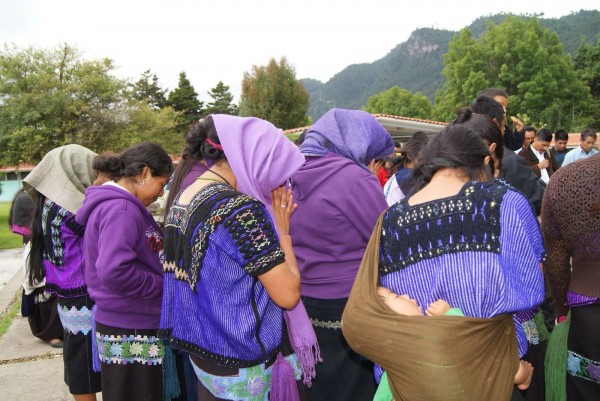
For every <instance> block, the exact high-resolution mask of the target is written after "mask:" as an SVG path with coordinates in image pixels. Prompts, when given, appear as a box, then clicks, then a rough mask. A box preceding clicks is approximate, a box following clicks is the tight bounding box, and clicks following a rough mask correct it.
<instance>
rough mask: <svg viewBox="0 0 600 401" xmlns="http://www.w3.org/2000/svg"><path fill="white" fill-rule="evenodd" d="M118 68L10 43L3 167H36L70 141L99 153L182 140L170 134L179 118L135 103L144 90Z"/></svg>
mask: <svg viewBox="0 0 600 401" xmlns="http://www.w3.org/2000/svg"><path fill="white" fill-rule="evenodd" d="M114 70H115V67H114V64H113V62H112V61H111V60H109V59H101V60H84V59H82V57H81V54H80V52H79V51H78V50H77V49H76V48H74V47H71V46H69V45H67V44H64V45H61V46H59V47H57V48H54V49H50V50H47V49H38V48H34V47H30V48H27V49H24V50H21V49H18V48H17V47H16V46H8V45H5V46H4V48H3V49H2V51H0V148H1V149H2V152H1V153H0V165H3V164H4V165H14V164H17V163H19V162H20V161H25V162H32V163H36V162H38V161H39V160H41V158H42V157H43V156H44V155H45V154H46V153H47V152H48V151H50V150H51V149H53V148H55V147H58V146H62V145H66V144H70V143H77V144H80V145H82V146H85V147H87V148H89V149H92V150H94V151H96V152H98V153H101V152H104V151H106V150H120V149H122V148H124V147H126V146H128V145H130V144H132V143H135V142H137V141H139V140H153V141H157V142H159V143H160V142H161V141H163V143H164V144H165V145H167V144H169V143H170V141H176V139H169V140H167V136H168V135H171V134H172V133H173V132H174V130H173V129H172V127H173V126H174V124H175V118H176V116H177V114H176V113H174V112H173V110H172V109H171V108H167V109H165V110H162V109H160V110H158V109H156V108H155V105H150V104H149V102H148V101H147V100H145V99H144V100H142V101H140V100H135V97H136V96H138V95H139V94H140V93H141V92H136V91H132V90H128V84H127V82H125V81H124V80H121V79H118V78H116V77H114V76H113V75H112V73H113V72H114ZM148 77H149V79H150V78H151V77H150V75H148ZM151 81H154V79H153V78H151V79H150V82H151ZM133 87H136V85H135V84H134V85H133ZM130 89H131V86H130ZM173 138H176V137H173ZM173 146H174V145H173Z"/></svg>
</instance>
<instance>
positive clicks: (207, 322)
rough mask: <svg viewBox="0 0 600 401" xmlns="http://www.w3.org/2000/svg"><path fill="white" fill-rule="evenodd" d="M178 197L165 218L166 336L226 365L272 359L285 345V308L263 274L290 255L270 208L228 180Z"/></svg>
mask: <svg viewBox="0 0 600 401" xmlns="http://www.w3.org/2000/svg"><path fill="white" fill-rule="evenodd" d="M178 201H179V195H178V196H177V198H176V199H175V201H174V202H173V206H172V207H171V210H170V211H169V215H168V216H167V219H166V221H165V264H164V269H165V275H164V292H163V305H162V315H161V324H160V327H161V332H162V336H164V337H167V338H170V339H171V341H172V344H173V347H175V348H179V349H182V350H185V351H188V352H190V353H191V354H193V355H195V356H197V357H199V358H201V359H203V360H206V361H209V362H211V363H214V364H216V365H219V366H226V367H235V368H245V367H251V366H255V365H258V364H260V363H263V362H266V361H268V360H269V359H271V358H272V357H273V356H274V355H275V353H276V352H278V351H279V350H280V348H281V346H282V343H283V339H284V337H283V329H284V321H283V309H281V308H280V307H279V306H277V305H276V304H275V303H274V302H273V301H272V300H271V298H270V297H269V294H268V293H267V291H266V289H265V288H264V287H263V285H262V284H261V282H260V281H259V280H258V278H257V277H258V276H259V275H261V274H264V273H266V272H268V271H269V270H271V269H272V268H274V267H275V266H277V265H279V264H281V263H283V262H284V260H285V259H284V254H283V251H282V250H281V248H280V245H279V239H278V237H277V234H276V232H275V227H274V224H273V222H272V220H271V217H270V216H269V214H268V212H267V210H266V208H265V206H264V205H263V204H262V203H260V202H258V201H257V200H256V199H254V198H252V197H249V196H247V195H243V194H240V193H239V192H236V191H234V190H233V189H232V188H231V187H230V186H228V185H225V184H222V183H216V184H209V185H207V186H206V187H204V188H202V189H201V190H200V191H199V192H198V193H197V194H196V195H194V197H193V198H192V200H191V201H190V203H189V204H188V205H180V204H179V203H178Z"/></svg>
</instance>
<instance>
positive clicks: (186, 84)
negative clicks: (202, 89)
mask: <svg viewBox="0 0 600 401" xmlns="http://www.w3.org/2000/svg"><path fill="white" fill-rule="evenodd" d="M169 105H170V106H171V107H172V108H173V110H175V111H177V112H179V113H180V114H179V117H178V122H179V124H178V127H177V130H178V131H179V132H181V133H182V134H185V133H186V132H187V129H188V127H189V126H190V124H194V123H195V122H197V121H198V120H199V119H201V118H202V107H203V106H204V103H203V102H201V101H200V100H198V93H196V90H195V89H194V87H193V86H192V83H191V82H190V80H189V79H188V78H187V76H186V75H185V72H183V71H182V72H180V73H179V84H178V85H177V88H175V89H173V91H172V92H171V93H169Z"/></svg>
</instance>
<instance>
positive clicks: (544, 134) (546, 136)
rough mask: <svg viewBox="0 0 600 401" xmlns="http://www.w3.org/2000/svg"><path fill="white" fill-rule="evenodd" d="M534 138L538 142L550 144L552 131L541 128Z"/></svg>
mask: <svg viewBox="0 0 600 401" xmlns="http://www.w3.org/2000/svg"><path fill="white" fill-rule="evenodd" d="M535 137H536V138H537V139H539V140H540V141H545V142H552V131H550V130H549V129H548V128H542V129H541V130H539V131H538V132H537V133H536V134H535Z"/></svg>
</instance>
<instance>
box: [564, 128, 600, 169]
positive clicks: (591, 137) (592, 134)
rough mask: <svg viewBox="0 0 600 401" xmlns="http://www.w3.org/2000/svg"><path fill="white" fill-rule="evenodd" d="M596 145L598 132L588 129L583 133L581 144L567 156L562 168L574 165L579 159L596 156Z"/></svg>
mask: <svg viewBox="0 0 600 401" xmlns="http://www.w3.org/2000/svg"><path fill="white" fill-rule="evenodd" d="M595 143H596V131H594V130H591V129H586V130H585V131H583V132H582V133H581V143H580V144H579V146H578V147H576V148H575V149H573V150H571V151H569V153H567V154H566V155H565V160H563V163H562V167H564V166H566V165H568V164H571V163H573V162H574V161H575V160H579V159H587V158H589V157H591V156H594V155H595V154H596V153H598V151H597V150H596V149H594V144H595Z"/></svg>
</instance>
